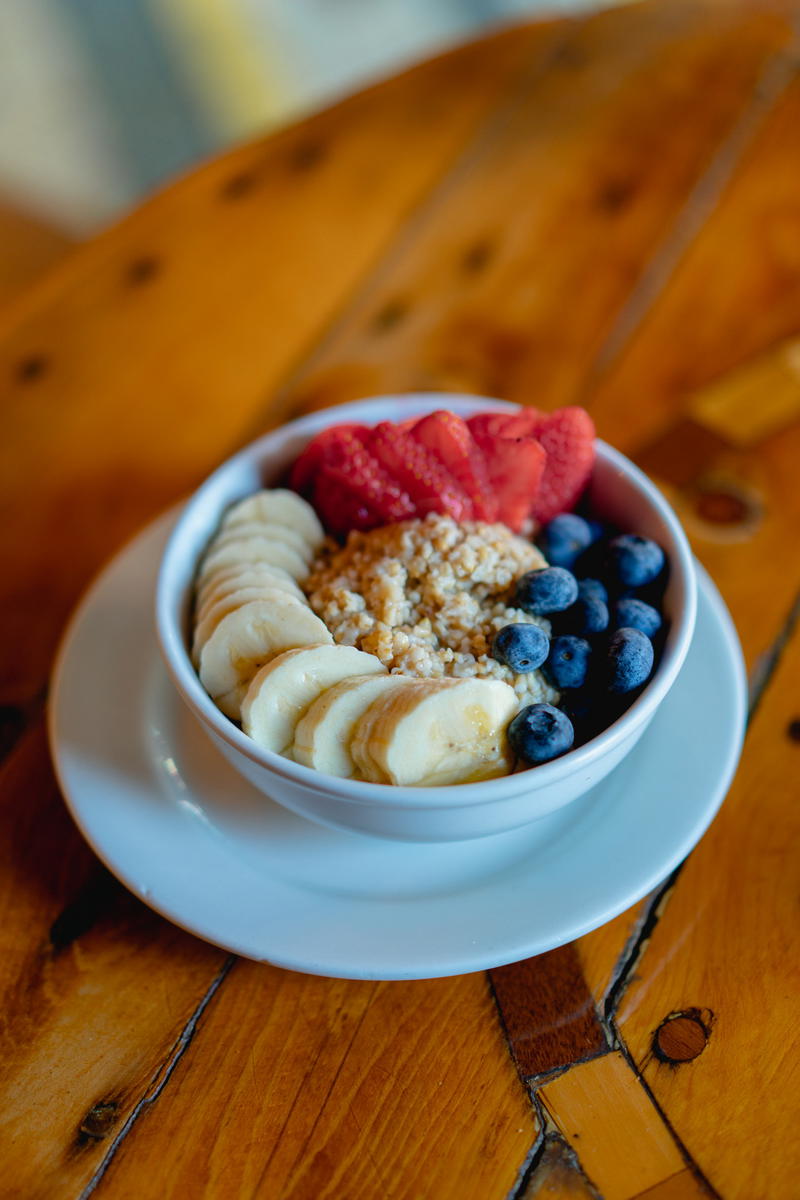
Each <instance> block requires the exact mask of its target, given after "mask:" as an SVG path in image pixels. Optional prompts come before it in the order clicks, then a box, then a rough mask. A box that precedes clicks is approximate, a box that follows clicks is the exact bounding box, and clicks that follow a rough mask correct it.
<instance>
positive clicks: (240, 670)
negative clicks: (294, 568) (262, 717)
mask: <svg viewBox="0 0 800 1200" xmlns="http://www.w3.org/2000/svg"><path fill="white" fill-rule="evenodd" d="M324 642H327V643H332V642H333V638H332V637H331V634H330V632H329V630H328V628H327V626H325V625H324V624H323V622H322V621H320V619H319V617H318V616H316V615H315V614H314V613H313V612H312V611H311V609H310V608H309V607H308V606H307V605H304V604H301V603H300V602H299V601H298V600H295V599H294V598H293V597H292V596H289V595H283V594H281V595H280V597H279V599H274V598H273V599H270V600H252V601H250V603H249V604H243V605H242V607H241V608H237V609H235V611H234V612H231V613H228V615H227V617H223V618H222V620H221V621H220V623H219V625H217V627H216V629H215V630H214V632H213V633H212V634H211V636H210V637H209V639H208V641H207V642H206V644H205V645H204V646H203V649H202V650H201V651H200V666H199V672H200V680H201V682H202V684H203V687H204V688H205V689H206V691H207V692H208V694H209V695H210V696H211V698H212V699H213V700H214V701H216V703H217V705H218V706H219V708H221V709H222V711H223V712H224V713H225V714H226V716H229V717H232V718H233V719H234V720H237V721H238V720H239V717H240V715H241V713H240V708H241V702H242V699H243V698H244V694H245V692H246V691H247V687H248V685H249V683H250V680H251V679H252V678H253V676H254V675H255V673H256V671H257V670H258V669H259V667H263V665H264V663H266V662H269V660H270V659H271V658H275V657H276V655H278V654H282V653H283V651H284V650H291V649H294V648H295V647H297V646H308V645H311V644H312V643H314V644H321V643H324Z"/></svg>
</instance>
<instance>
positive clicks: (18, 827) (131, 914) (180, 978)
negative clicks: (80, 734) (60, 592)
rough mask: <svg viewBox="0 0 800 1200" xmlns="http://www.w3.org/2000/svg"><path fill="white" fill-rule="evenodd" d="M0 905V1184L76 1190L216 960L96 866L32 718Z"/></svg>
mask: <svg viewBox="0 0 800 1200" xmlns="http://www.w3.org/2000/svg"><path fill="white" fill-rule="evenodd" d="M0 915H1V916H2V920H0V949H2V953H0V1003H2V1012H3V1020H2V1022H0V1160H2V1163H3V1180H4V1183H3V1185H0V1190H4V1189H5V1187H6V1186H7V1185H8V1184H9V1182H11V1183H12V1184H13V1190H12V1191H11V1192H7V1191H4V1194H6V1195H14V1196H25V1197H26V1198H31V1200H34V1198H38V1197H42V1198H44V1197H47V1200H59V1198H60V1197H74V1196H76V1195H77V1194H78V1193H79V1192H80V1191H81V1190H82V1188H83V1187H84V1186H85V1185H86V1184H87V1183H88V1182H89V1180H90V1179H91V1177H92V1175H93V1173H94V1171H95V1169H96V1167H97V1165H98V1163H99V1162H100V1161H101V1160H102V1158H103V1157H104V1155H105V1153H106V1152H107V1147H108V1145H109V1143H110V1142H111V1141H112V1140H113V1138H114V1136H115V1135H116V1134H117V1133H118V1132H119V1130H120V1128H121V1127H122V1126H123V1125H124V1123H125V1121H126V1120H127V1119H128V1117H129V1116H130V1114H131V1113H132V1112H133V1110H134V1109H135V1108H136V1106H137V1104H139V1103H140V1102H141V1101H142V1099H143V1098H144V1097H145V1096H147V1095H148V1093H149V1092H150V1091H151V1090H152V1088H153V1087H156V1086H157V1083H158V1079H159V1073H160V1071H161V1070H162V1069H163V1068H164V1065H165V1064H166V1063H167V1062H168V1061H169V1060H170V1058H171V1057H172V1056H173V1055H174V1054H175V1052H176V1046H177V1045H178V1043H179V1039H180V1037H181V1034H182V1033H183V1031H184V1030H185V1028H186V1025H187V1022H188V1021H189V1020H190V1018H191V1016H192V1013H193V1012H194V1011H195V1010H196V1008H197V1006H198V1004H199V1003H200V1002H201V1000H202V998H203V996H204V995H205V994H206V993H207V991H208V989H209V986H210V985H211V984H212V983H213V981H214V979H215V977H216V976H217V974H218V972H219V970H220V967H221V965H222V963H223V962H224V959H225V956H224V954H222V953H221V952H220V951H218V950H214V949H212V948H211V947H210V946H207V945H205V944H204V943H202V942H199V941H197V940H196V939H194V938H191V937H189V936H188V935H187V934H185V933H182V932H181V931H180V930H178V929H176V928H175V927H174V926H172V925H169V924H167V922H166V921H162V920H161V919H160V918H159V917H157V916H156V915H155V914H154V913H152V912H150V910H149V909H147V908H145V907H144V905H142V904H140V903H139V901H137V900H135V899H134V898H133V897H132V896H131V895H129V893H128V892H126V891H125V890H124V889H123V888H122V887H121V885H119V884H117V883H116V881H114V880H113V879H112V878H111V877H110V876H109V875H108V874H107V873H106V872H105V871H103V869H102V868H101V867H100V866H99V864H98V863H97V861H96V859H95V858H94V856H93V854H92V853H91V851H90V850H89V848H88V847H87V846H86V844H85V843H84V842H83V840H82V839H81V837H80V835H79V834H78V832H77V830H76V829H75V827H74V826H73V825H72V822H71V821H70V819H69V817H68V816H67V813H66V810H65V808H64V805H63V803H62V801H61V797H60V795H59V792H58V787H57V784H56V782H55V779H54V778H53V775H52V771H51V768H50V765H49V759H48V755H47V749H46V744H45V736H44V730H43V728H42V726H41V723H40V724H39V725H38V726H36V727H34V728H33V729H31V731H30V733H29V734H28V735H27V736H26V738H25V739H24V740H23V741H22V743H21V744H20V746H19V747H18V749H17V751H16V752H15V753H14V755H12V757H11V758H10V759H9V760H8V762H7V763H6V765H5V767H4V769H3V771H2V774H0Z"/></svg>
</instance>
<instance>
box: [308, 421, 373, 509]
mask: <svg viewBox="0 0 800 1200" xmlns="http://www.w3.org/2000/svg"><path fill="white" fill-rule="evenodd" d="M347 433H355V434H362V435H367V434H368V433H369V430H368V428H367V426H366V425H356V424H354V423H353V422H352V421H351V422H343V423H342V424H341V425H332V426H331V427H330V429H323V430H322V432H321V433H318V434H317V435H316V437H313V438H312V439H311V441H310V442H309V443H308V445H307V446H306V448H305V450H303V451H302V453H301V454H300V455H299V457H298V458H297V460H296V461H295V463H294V466H293V467H292V471H291V474H290V476H289V486H290V487H292V488H294V490H295V491H296V492H300V493H301V495H302V494H305V493H306V491H314V483H315V476H316V474H317V472H318V471H319V469H320V467H321V466H322V464H323V462H325V460H326V457H327V454H328V451H329V450H330V449H331V447H334V446H336V444H337V443H338V442H339V441H340V440H341V438H342V437H343V435H344V434H347Z"/></svg>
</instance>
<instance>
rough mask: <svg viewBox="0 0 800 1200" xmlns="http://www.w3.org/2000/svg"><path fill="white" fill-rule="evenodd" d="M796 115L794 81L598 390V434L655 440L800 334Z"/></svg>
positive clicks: (632, 444) (636, 441) (799, 104)
mask: <svg viewBox="0 0 800 1200" xmlns="http://www.w3.org/2000/svg"><path fill="white" fill-rule="evenodd" d="M799 113H800V83H799V82H797V81H796V80H795V81H794V82H793V83H792V84H790V86H789V87H788V88H787V89H786V92H785V94H784V95H783V96H782V97H781V98H780V99H779V101H778V102H777V103H776V105H775V107H774V109H773V110H772V111H771V112H770V114H769V117H768V119H766V120H765V122H764V124H763V127H762V128H761V129H760V130H759V131H758V132H757V134H756V135H755V136H754V138H753V140H752V144H751V145H750V146H749V147H748V149H747V150H746V152H745V153H744V155H743V157H742V160H741V162H740V164H739V167H738V169H737V170H736V171H735V173H734V175H733V177H732V179H731V180H730V182H729V184H728V186H727V187H726V189H725V191H724V193H723V195H722V197H721V198H720V200H719V203H718V204H717V205H716V206H715V208H714V211H713V212H712V213H711V214H710V216H709V219H708V220H707V221H706V223H705V224H704V226H703V228H702V232H701V234H700V236H699V237H698V238H697V239H696V240H695V241H694V242H693V243H692V245H691V246H690V247H689V248H688V249H687V251H686V253H685V254H684V257H683V259H682V261H681V262H680V264H679V265H678V267H677V269H676V271H675V273H674V275H673V277H672V278H671V279H670V281H669V283H668V286H667V287H666V288H664V290H663V291H662V293H661V294H660V295H659V297H658V298H657V300H656V301H655V303H654V304H653V305H652V308H651V309H650V310H648V311H647V312H646V313H645V314H644V315H643V319H642V320H641V322H640V323H639V326H638V327H637V328H636V329H635V331H634V334H633V336H632V338H631V340H630V342H629V343H628V344H626V345H625V346H624V347H623V348H622V349H621V351H620V353H619V356H618V358H617V360H616V361H615V362H613V363H612V364H610V366H609V367H608V368H607V370H606V371H605V373H604V375H603V377H602V379H601V380H600V382H599V383H598V386H597V387H596V389H595V391H594V395H593V405H596V406H597V409H598V412H599V413H600V414H601V429H602V431H603V433H604V435H607V436H610V437H611V438H613V439H614V441H615V443H616V444H618V445H620V447H621V448H622V449H635V448H636V447H639V446H641V445H644V444H646V443H648V442H649V441H650V440H652V439H653V438H654V437H656V436H658V435H659V434H660V433H662V432H663V431H664V429H666V428H668V427H669V425H670V424H671V423H672V421H673V420H674V417H675V414H676V412H684V411H686V410H687V409H688V408H689V407H690V406H691V404H692V400H693V397H694V394H695V393H696V392H697V391H698V390H699V389H700V388H703V387H706V386H708V385H710V384H711V383H712V382H713V381H714V380H716V379H717V378H719V377H720V376H722V375H725V374H726V373H728V372H730V371H733V369H734V368H736V367H738V366H740V365H741V364H744V363H747V362H748V361H750V360H751V359H753V358H754V357H755V356H756V355H758V354H760V353H762V352H764V351H765V350H767V349H769V348H770V347H772V346H773V345H775V343H778V342H781V341H783V339H785V338H788V337H790V336H791V335H793V334H795V333H797V331H798V328H799V327H800V322H799V321H798V304H800V259H798V255H797V252H796V247H797V239H798V230H800V215H798V198H800V171H797V170H796V169H792V168H794V167H795V166H796V157H795V153H794V151H795V150H796V145H797V121H798V114H799ZM643 388H644V389H645V390H644V391H643V390H642V389H643ZM643 396H646V397H647V403H646V404H645V403H642V397H643Z"/></svg>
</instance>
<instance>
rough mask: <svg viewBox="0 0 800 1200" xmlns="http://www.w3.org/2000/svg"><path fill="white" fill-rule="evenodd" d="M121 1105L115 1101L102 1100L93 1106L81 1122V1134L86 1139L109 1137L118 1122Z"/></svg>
mask: <svg viewBox="0 0 800 1200" xmlns="http://www.w3.org/2000/svg"><path fill="white" fill-rule="evenodd" d="M118 1111H119V1105H118V1104H115V1103H114V1101H113V1100H100V1101H98V1103H97V1104H93V1105H92V1107H91V1108H90V1109H89V1111H88V1112H87V1114H86V1116H85V1117H84V1118H83V1120H82V1121H81V1133H82V1134H84V1135H85V1136H86V1137H90V1138H97V1139H98V1140H99V1139H100V1138H104V1137H107V1136H108V1134H109V1133H110V1132H111V1130H112V1129H113V1127H114V1124H115V1122H116V1120H117V1113H118Z"/></svg>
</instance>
